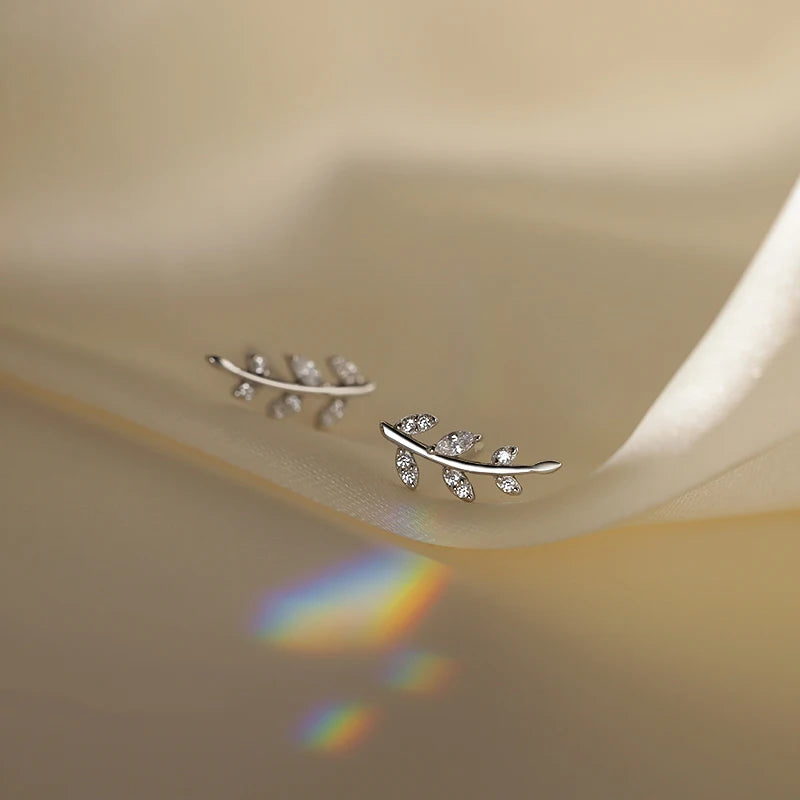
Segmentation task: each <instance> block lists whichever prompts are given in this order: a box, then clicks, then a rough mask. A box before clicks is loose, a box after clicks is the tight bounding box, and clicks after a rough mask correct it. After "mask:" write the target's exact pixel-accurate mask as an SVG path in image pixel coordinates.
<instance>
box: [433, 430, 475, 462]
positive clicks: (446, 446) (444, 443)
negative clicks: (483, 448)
mask: <svg viewBox="0 0 800 800" xmlns="http://www.w3.org/2000/svg"><path fill="white" fill-rule="evenodd" d="M480 440H481V435H480V434H479V433H470V431H451V432H450V433H448V434H447V435H446V436H443V437H442V438H441V439H439V441H438V442H437V443H436V447H434V452H435V453H437V454H438V455H440V456H447V457H449V458H452V457H453V456H460V455H461V454H462V453H466V452H467V450H469V449H470V448H471V447H473V446H474V445H475V444H476V442H479V441H480Z"/></svg>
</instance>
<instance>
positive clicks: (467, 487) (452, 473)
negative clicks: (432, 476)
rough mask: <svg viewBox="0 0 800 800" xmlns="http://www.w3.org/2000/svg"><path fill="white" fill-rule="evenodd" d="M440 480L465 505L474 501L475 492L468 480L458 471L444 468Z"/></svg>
mask: <svg viewBox="0 0 800 800" xmlns="http://www.w3.org/2000/svg"><path fill="white" fill-rule="evenodd" d="M442 478H443V479H444V482H445V485H446V486H447V488H448V489H449V490H450V491H451V492H452V493H453V494H454V495H455V496H456V497H457V498H458V499H459V500H463V501H464V502H465V503H471V502H472V501H473V500H474V499H475V490H474V489H473V488H472V484H471V483H470V482H469V478H468V477H467V476H466V475H465V474H464V473H463V472H462V471H461V470H460V469H452V468H451V467H445V468H444V469H443V470H442Z"/></svg>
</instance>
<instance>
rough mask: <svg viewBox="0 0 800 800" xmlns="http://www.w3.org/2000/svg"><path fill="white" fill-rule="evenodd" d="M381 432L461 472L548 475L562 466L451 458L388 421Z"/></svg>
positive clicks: (420, 453) (548, 462) (400, 445)
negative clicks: (497, 462)
mask: <svg viewBox="0 0 800 800" xmlns="http://www.w3.org/2000/svg"><path fill="white" fill-rule="evenodd" d="M381 433H382V434H383V435H384V436H385V437H386V438H387V439H388V440H389V441H390V442H393V443H394V444H396V445H397V446H398V447H402V448H403V449H404V450H410V451H411V452H412V453H415V454H416V455H418V456H422V457H423V458H426V459H427V460H428V461H433V462H435V463H436V464H441V465H442V466H444V467H450V468H451V469H457V470H461V472H475V473H479V474H481V475H495V476H500V475H524V474H526V473H530V472H537V473H539V474H541V475H546V474H548V473H550V472H555V471H556V470H557V469H560V468H561V462H560V461H540V462H539V463H538V464H531V465H530V466H524V465H519V466H513V465H511V464H508V465H495V464H484V463H482V462H480V461H467V460H465V459H461V458H450V457H448V456H441V455H439V454H438V453H436V452H434V448H433V446H429V445H424V444H421V443H420V442H418V441H416V439H413V438H412V437H411V436H408V435H407V434H405V433H402V432H401V431H399V430H397V428H395V426H394V425H390V424H389V423H388V422H381Z"/></svg>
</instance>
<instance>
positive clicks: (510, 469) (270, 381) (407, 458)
mask: <svg viewBox="0 0 800 800" xmlns="http://www.w3.org/2000/svg"><path fill="white" fill-rule="evenodd" d="M206 358H207V361H208V363H209V364H211V365H212V366H214V367H218V368H220V369H223V370H225V371H226V372H229V373H230V374H231V375H235V376H236V377H237V378H238V379H239V382H238V383H237V384H236V386H235V387H234V388H233V396H234V397H236V398H237V399H239V400H244V401H247V402H249V401H251V400H252V399H253V398H254V397H255V394H256V391H257V389H258V388H259V387H264V386H266V387H269V388H271V389H277V390H278V391H279V392H280V394H279V395H278V396H277V397H276V398H274V399H272V400H271V401H270V403H269V404H268V405H267V413H268V414H269V415H270V416H272V417H274V418H275V419H283V418H284V417H286V416H289V415H291V414H295V413H297V412H298V411H300V410H301V409H302V407H303V399H304V395H312V396H314V395H317V396H321V397H323V398H324V399H325V401H326V402H325V403H324V405H323V406H322V408H321V409H320V410H319V412H318V413H317V419H316V422H317V427H319V428H323V429H326V428H330V427H331V426H332V425H334V424H336V423H337V422H338V421H339V420H340V419H341V418H342V417H343V416H344V412H345V408H346V404H347V402H348V400H349V399H350V398H352V397H357V396H360V395H366V394H371V393H372V392H374V391H375V389H376V388H377V386H376V384H375V383H373V382H371V381H368V380H366V379H365V378H364V376H363V375H362V374H361V371H360V370H359V368H358V367H357V366H356V365H355V364H354V363H353V362H352V361H350V360H349V359H347V358H345V357H344V356H330V357H329V358H328V366H329V368H330V371H331V373H332V374H333V376H334V378H335V382H334V383H331V382H328V381H326V380H325V377H324V376H323V374H322V371H321V370H320V368H319V367H318V366H317V365H316V363H315V362H314V361H312V360H311V359H310V358H305V357H303V356H298V355H290V356H287V358H286V360H287V363H288V367H289V370H290V371H291V373H292V378H291V379H289V380H284V379H283V378H280V377H276V376H274V375H273V374H272V371H271V369H270V366H269V364H268V362H267V359H266V358H265V357H264V356H263V355H261V354H260V353H250V354H249V355H248V356H247V358H246V362H245V366H244V367H239V366H237V365H236V364H234V363H233V362H232V361H229V360H228V359H227V358H223V357H222V356H207V357H206ZM438 422H439V420H438V419H437V418H436V417H435V416H434V415H433V414H412V415H410V416H407V417H403V419H401V420H400V421H399V422H397V423H395V424H394V425H391V424H389V423H388V422H381V423H380V430H381V433H382V434H383V436H384V437H385V438H386V439H388V440H389V441H390V442H392V443H393V444H395V445H396V446H397V450H396V453H395V469H396V470H397V474H398V476H399V478H400V480H401V481H402V482H403V485H405V486H406V487H408V488H409V489H416V488H417V484H418V483H419V465H418V464H417V460H416V458H415V456H419V457H420V458H424V459H426V460H428V461H432V462H433V463H435V464H438V465H439V466H441V467H442V478H443V480H444V483H445V485H446V486H447V488H448V489H449V490H450V491H451V492H452V493H453V494H454V495H455V496H456V497H457V498H458V499H459V500H463V501H464V502H466V503H471V502H472V501H473V500H474V499H475V490H474V488H473V486H472V483H471V482H470V479H469V478H468V477H467V475H468V474H479V475H490V476H492V477H493V478H494V479H495V485H496V486H497V488H498V489H499V490H500V491H501V492H503V494H506V495H518V494H520V493H521V492H522V486H521V485H520V483H519V481H518V480H517V477H516V476H517V475H524V474H527V473H531V472H536V473H539V474H547V473H550V472H555V471H556V470H557V469H559V468H560V467H561V462H560V461H540V462H539V463H537V464H532V465H520V464H517V465H515V464H514V463H513V461H514V459H515V458H516V456H517V451H518V448H517V447H515V446H514V445H504V446H503V447H499V448H498V449H497V450H495V451H494V453H493V454H492V457H491V459H490V460H489V461H488V462H482V461H470V460H468V459H465V458H462V456H463V455H464V454H465V453H467V452H468V451H470V450H472V449H473V448H475V447H476V445H478V446H480V444H481V442H482V439H483V437H482V436H481V434H479V433H472V432H471V431H467V430H457V431H451V432H450V433H448V434H446V435H445V436H443V437H442V438H441V439H439V441H438V442H436V444H434V445H427V444H424V443H423V442H420V441H419V440H418V439H416V438H415V435H416V434H420V433H425V432H426V431H428V430H430V429H431V428H433V427H434V426H435V425H436V424H437V423H438Z"/></svg>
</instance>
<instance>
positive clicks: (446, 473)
mask: <svg viewBox="0 0 800 800" xmlns="http://www.w3.org/2000/svg"><path fill="white" fill-rule="evenodd" d="M442 477H443V478H444V482H445V483H446V484H447V485H448V486H449V487H450V488H451V489H452V488H453V487H454V486H456V485H457V484H458V482H459V481H460V480H461V479H462V478H463V477H464V473H463V472H460V471H459V470H457V469H449V468H446V469H444V470H442Z"/></svg>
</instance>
